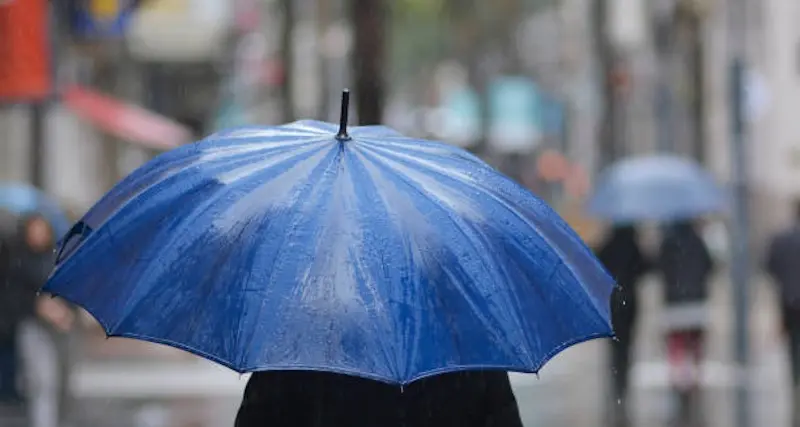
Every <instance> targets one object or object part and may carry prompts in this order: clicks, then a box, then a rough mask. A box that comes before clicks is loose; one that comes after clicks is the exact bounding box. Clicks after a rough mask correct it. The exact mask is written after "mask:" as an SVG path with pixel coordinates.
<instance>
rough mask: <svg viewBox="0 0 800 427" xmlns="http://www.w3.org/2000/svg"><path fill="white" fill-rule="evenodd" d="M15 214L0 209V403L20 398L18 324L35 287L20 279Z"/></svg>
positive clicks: (26, 314)
mask: <svg viewBox="0 0 800 427" xmlns="http://www.w3.org/2000/svg"><path fill="white" fill-rule="evenodd" d="M18 220H19V218H18V217H17V216H16V215H14V214H12V213H10V212H8V211H5V210H1V209H0V403H6V404H9V403H10V404H17V403H21V402H22V395H21V392H20V388H19V382H20V381H19V380H20V378H21V369H20V364H19V359H20V357H19V346H18V345H17V344H18V341H19V327H20V325H21V324H22V322H23V321H24V320H25V319H27V318H28V317H30V316H32V315H33V312H34V308H33V300H34V298H35V293H36V291H35V289H32V288H30V287H28V286H27V283H26V282H25V281H24V280H20V279H21V277H20V276H21V275H20V268H19V267H20V260H19V259H18V257H17V256H18V255H19V252H18V251H17V247H18V245H17V236H16V233H17V223H18Z"/></svg>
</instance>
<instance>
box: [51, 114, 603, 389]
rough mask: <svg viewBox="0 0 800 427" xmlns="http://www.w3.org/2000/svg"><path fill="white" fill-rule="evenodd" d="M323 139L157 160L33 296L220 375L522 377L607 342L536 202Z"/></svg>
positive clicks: (383, 146) (429, 151) (184, 152)
mask: <svg viewBox="0 0 800 427" xmlns="http://www.w3.org/2000/svg"><path fill="white" fill-rule="evenodd" d="M336 131H337V129H336V127H335V126H334V125H332V124H328V123H321V122H308V121H302V122H295V123H291V124H288V125H283V126H277V127H244V128H238V129H233V130H230V131H223V132H220V133H217V134H214V135H212V136H210V137H208V138H206V139H204V140H202V141H200V142H198V143H195V144H191V145H187V146H183V147H181V148H178V149H176V150H173V151H171V152H168V153H165V154H163V155H161V156H159V157H157V158H156V159H154V160H152V161H151V162H149V163H147V164H145V165H144V166H143V167H141V168H140V169H138V170H136V171H135V172H133V174H131V175H130V176H129V177H127V178H126V179H124V180H123V181H122V182H121V183H119V184H118V185H117V186H116V187H115V188H113V189H112V190H111V191H110V192H109V193H108V194H107V195H106V196H105V197H104V198H103V199H101V200H100V201H99V202H98V203H97V204H96V205H95V206H94V207H93V208H92V209H91V210H90V211H89V212H88V213H87V214H86V216H85V217H84V218H83V219H82V221H81V222H79V223H78V224H77V225H76V226H75V227H74V228H73V231H72V233H71V235H70V236H68V237H67V238H66V239H65V240H64V242H63V244H62V248H61V253H60V254H59V257H58V260H57V265H56V269H55V271H54V273H53V275H52V276H51V279H50V281H49V282H48V284H47V285H46V286H45V289H44V290H45V291H48V292H51V293H53V294H56V295H60V296H62V297H64V298H66V299H68V300H70V301H73V302H75V303H77V304H79V305H81V306H83V307H84V308H86V309H87V310H88V311H89V312H90V313H92V314H93V315H94V316H95V317H96V318H97V320H98V321H99V322H100V323H101V324H102V325H103V327H104V328H105V329H106V331H107V333H108V334H109V335H112V336H123V337H131V338H138V339H143V340H148V341H154V342H159V343H164V344H168V345H172V346H175V347H178V348H182V349H185V350H188V351H190V352H193V353H195V354H198V355H201V356H204V357H206V358H208V359H211V360H214V361H216V362H219V363H221V364H223V365H225V366H227V367H230V368H232V369H234V370H236V371H239V372H248V371H261V370H287V369H288V370H291V369H301V370H322V371H331V372H337V373H345V374H352V375H357V376H361V377H366V378H371V379H376V380H381V381H385V382H389V383H397V384H406V383H409V382H411V381H413V380H415V379H419V378H422V377H425V376H427V375H432V374H436V373H440V372H448V371H458V370H465V369H478V368H491V369H503V370H513V371H522V372H536V371H538V370H539V369H540V368H541V367H542V365H543V364H544V363H545V362H546V361H547V360H548V359H550V358H551V357H552V356H554V355H555V354H556V353H558V352H559V351H561V350H563V349H564V348H566V347H568V346H570V345H572V344H575V343H578V342H581V341H585V340H588V339H592V338H597V337H605V336H609V335H610V334H611V327H610V322H609V307H608V301H609V296H610V293H611V289H612V286H613V285H612V280H611V278H610V277H608V275H607V274H606V273H605V271H604V270H603V268H602V267H601V265H600V264H599V263H598V261H597V260H596V259H595V258H594V256H593V255H592V254H591V252H590V251H589V249H587V247H586V246H585V245H584V244H583V242H582V241H581V240H580V238H579V237H578V236H577V235H576V234H575V233H574V232H573V230H571V229H570V227H569V226H568V225H567V224H566V223H565V222H564V221H563V220H561V219H560V218H559V217H558V215H557V214H556V213H555V212H553V211H552V210H551V209H550V208H549V207H548V206H547V205H546V204H545V203H544V202H542V201H541V200H539V199H537V198H536V197H535V196H533V195H532V194H530V193H529V192H528V191H526V190H524V189H523V188H522V187H520V186H518V185H517V184H515V183H514V182H513V181H511V180H510V179H508V178H506V177H504V176H502V175H500V174H498V173H497V172H495V171H494V170H493V169H492V168H491V167H489V166H488V165H486V164H485V163H483V162H482V161H480V160H478V159H477V158H476V157H474V156H472V155H470V154H468V153H466V152H465V151H463V150H461V149H458V148H455V147H452V146H448V145H445V144H440V143H434V142H429V141H424V140H416V139H411V138H406V137H403V136H402V135H400V134H398V133H396V132H395V131H393V130H391V129H388V128H384V127H369V126H368V127H356V128H353V129H351V133H350V135H349V136H344V137H341V136H340V137H338V138H337V137H334V135H335V134H336Z"/></svg>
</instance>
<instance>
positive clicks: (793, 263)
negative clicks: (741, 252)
mask: <svg viewBox="0 0 800 427" xmlns="http://www.w3.org/2000/svg"><path fill="white" fill-rule="evenodd" d="M765 267H766V270H767V273H769V275H770V276H771V277H772V278H773V280H774V281H775V283H776V284H777V285H778V290H779V294H780V300H781V303H782V304H783V305H784V306H785V307H792V308H797V309H800V225H795V226H793V227H791V228H789V229H788V230H785V231H784V232H782V233H780V234H778V235H776V236H775V237H774V238H773V239H772V242H771V243H770V245H769V249H768V251H767V260H766V266H765Z"/></svg>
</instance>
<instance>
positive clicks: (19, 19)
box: [0, 0, 52, 101]
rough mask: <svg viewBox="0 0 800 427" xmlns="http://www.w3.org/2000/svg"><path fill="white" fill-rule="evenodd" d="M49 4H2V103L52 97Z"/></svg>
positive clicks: (33, 0) (23, 0) (35, 0)
mask: <svg viewBox="0 0 800 427" xmlns="http://www.w3.org/2000/svg"><path fill="white" fill-rule="evenodd" d="M48 7H49V5H48V0H4V1H0V101H5V100H10V101H36V100H41V99H44V98H46V97H48V96H49V95H50V92H51V89H52V75H51V64H50V34H49V31H48V21H49V13H48Z"/></svg>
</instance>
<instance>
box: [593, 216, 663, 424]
mask: <svg viewBox="0 0 800 427" xmlns="http://www.w3.org/2000/svg"><path fill="white" fill-rule="evenodd" d="M596 252H597V257H598V259H600V262H602V263H603V265H604V266H605V267H606V270H608V272H609V274H611V276H612V277H614V280H616V282H617V287H616V288H615V289H614V292H613V293H612V295H611V323H612V325H613V326H614V333H615V335H616V339H615V340H614V341H612V342H611V357H610V360H611V384H612V387H613V389H612V394H611V397H612V400H611V402H610V403H611V405H612V408H617V407H620V406H621V408H620V409H621V411H620V412H619V415H624V414H626V413H627V407H626V401H627V399H626V398H627V394H628V383H629V380H628V379H629V373H630V369H631V348H632V346H633V342H634V335H635V330H636V329H635V326H636V318H637V313H638V307H639V302H638V301H639V298H638V292H637V283H638V282H639V281H640V280H641V279H642V276H644V275H645V274H647V272H648V271H649V270H650V269H651V267H652V266H651V261H650V260H649V259H648V258H647V257H646V256H645V254H644V253H643V252H642V250H641V248H640V247H639V239H638V233H637V231H636V228H635V227H634V226H633V225H619V226H616V227H614V228H613V229H612V230H611V231H610V233H609V234H608V236H607V237H606V239H605V241H603V243H602V244H601V245H600V247H599V248H598V249H597V251H596ZM620 421H621V420H620Z"/></svg>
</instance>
